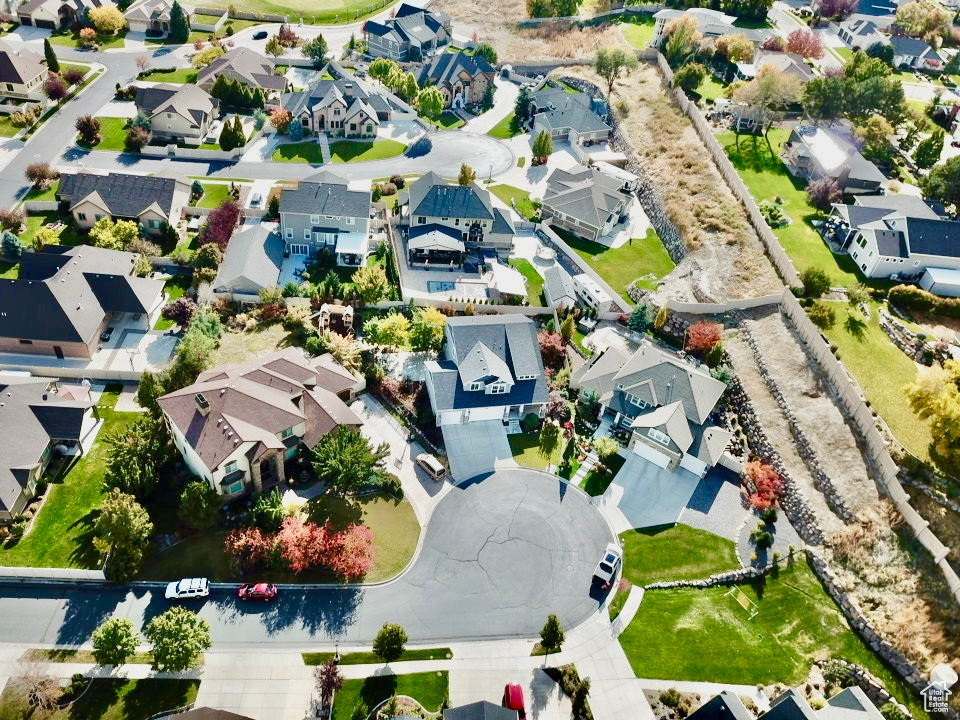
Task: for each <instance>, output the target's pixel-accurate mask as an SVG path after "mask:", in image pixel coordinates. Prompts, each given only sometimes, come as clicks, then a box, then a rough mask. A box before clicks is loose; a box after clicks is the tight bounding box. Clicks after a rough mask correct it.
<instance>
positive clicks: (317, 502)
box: [307, 491, 363, 530]
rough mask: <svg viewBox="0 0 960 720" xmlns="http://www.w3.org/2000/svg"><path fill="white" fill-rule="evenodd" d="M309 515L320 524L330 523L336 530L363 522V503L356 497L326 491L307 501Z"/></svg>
mask: <svg viewBox="0 0 960 720" xmlns="http://www.w3.org/2000/svg"><path fill="white" fill-rule="evenodd" d="M307 515H308V516H309V518H310V520H311V521H312V522H315V523H317V524H318V525H323V524H325V523H330V525H331V527H333V529H334V530H345V529H346V528H347V527H348V526H349V525H359V524H361V523H362V522H363V505H362V504H361V502H360V500H359V499H358V498H356V497H342V496H339V495H335V494H333V493H331V492H329V491H328V492H325V493H324V494H323V495H318V496H317V497H315V498H313V499H312V500H310V501H308V502H307Z"/></svg>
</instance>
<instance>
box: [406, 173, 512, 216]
mask: <svg viewBox="0 0 960 720" xmlns="http://www.w3.org/2000/svg"><path fill="white" fill-rule="evenodd" d="M410 214H411V215H424V216H428V217H451V218H467V219H470V220H493V219H494V215H493V204H492V203H491V202H490V193H489V192H488V191H487V190H484V189H483V188H481V187H479V186H477V185H476V184H474V185H470V186H467V187H463V186H461V185H450V184H449V183H448V182H447V181H445V180H444V179H443V178H441V177H440V176H439V175H437V174H436V173H433V172H428V173H427V174H425V175H424V176H423V177H421V178H420V179H419V180H417V181H416V182H415V183H413V185H411V186H410Z"/></svg>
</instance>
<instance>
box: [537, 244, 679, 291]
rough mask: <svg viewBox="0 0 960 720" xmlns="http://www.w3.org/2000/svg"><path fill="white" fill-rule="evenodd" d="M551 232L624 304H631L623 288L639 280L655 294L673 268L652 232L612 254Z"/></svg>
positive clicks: (601, 247) (599, 245)
mask: <svg viewBox="0 0 960 720" xmlns="http://www.w3.org/2000/svg"><path fill="white" fill-rule="evenodd" d="M553 229H554V231H556V233H557V234H558V235H560V237H562V238H563V239H564V240H565V241H566V243H567V245H569V246H570V247H572V248H573V249H574V250H575V251H576V253H577V254H578V255H579V256H580V257H582V258H583V259H584V260H586V261H587V263H588V264H589V265H590V267H592V268H593V269H594V270H596V271H597V272H598V273H599V274H600V276H601V277H602V278H603V279H604V280H606V281H607V283H609V285H610V287H612V288H613V289H614V290H616V291H617V292H619V293H620V295H621V296H622V297H623V299H624V300H626V301H628V302H633V301H632V300H630V298H629V297H628V296H627V287H628V286H629V285H630V283H631V282H633V281H634V280H636V279H637V278H643V279H642V280H640V282H639V283H638V284H639V285H640V287H643V288H646V289H648V290H655V289H656V287H657V285H656V281H657V280H659V279H660V278H662V277H663V276H664V275H666V274H667V273H669V272H670V271H671V270H673V267H674V264H673V260H671V259H670V256H669V255H667V250H666V248H665V247H663V243H661V242H660V238H658V237H657V234H656V233H655V232H654V231H653V229H652V228H651V229H650V230H648V231H647V236H646V237H645V238H634V239H633V240H632V241H631V242H629V243H627V244H626V245H622V246H620V247H618V248H617V249H615V250H612V249H610V248H608V247H607V246H606V245H601V244H600V243H595V242H592V241H590V240H583V239H581V238H578V237H577V236H576V235H573V234H572V233H569V232H566V231H565V230H562V229H558V228H556V227H555V228H553Z"/></svg>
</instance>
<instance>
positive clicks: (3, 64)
mask: <svg viewBox="0 0 960 720" xmlns="http://www.w3.org/2000/svg"><path fill="white" fill-rule="evenodd" d="M46 78H47V66H46V64H45V63H44V60H43V56H42V55H38V54H37V53H35V52H33V51H32V50H27V49H26V48H20V49H19V50H14V49H13V48H12V47H11V46H10V45H8V44H7V43H5V42H3V41H0V96H3V97H9V98H14V99H17V100H40V99H42V98H43V97H44V96H43V95H42V94H41V89H42V86H43V81H44V80H46Z"/></svg>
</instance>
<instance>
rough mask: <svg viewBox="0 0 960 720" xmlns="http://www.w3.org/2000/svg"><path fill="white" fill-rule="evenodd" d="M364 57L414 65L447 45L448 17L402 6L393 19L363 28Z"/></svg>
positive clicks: (411, 6)
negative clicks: (365, 48) (387, 59)
mask: <svg viewBox="0 0 960 720" xmlns="http://www.w3.org/2000/svg"><path fill="white" fill-rule="evenodd" d="M363 34H364V37H365V38H366V40H367V54H369V55H371V56H372V57H386V58H390V59H391V60H396V61H397V62H411V61H413V62H417V61H420V60H422V59H423V58H425V57H427V56H428V55H429V54H431V53H432V52H434V51H436V50H438V49H439V48H441V47H442V46H444V45H446V44H447V43H448V42H450V38H451V37H452V35H453V29H452V26H451V23H450V16H449V15H447V14H446V13H442V12H438V11H436V10H424V9H423V8H419V7H416V6H414V5H408V4H406V3H402V4H401V5H400V7H398V8H397V10H396V13H395V14H394V17H392V18H387V19H385V20H383V21H382V22H379V21H376V20H367V22H366V23H364V25H363Z"/></svg>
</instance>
